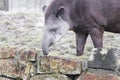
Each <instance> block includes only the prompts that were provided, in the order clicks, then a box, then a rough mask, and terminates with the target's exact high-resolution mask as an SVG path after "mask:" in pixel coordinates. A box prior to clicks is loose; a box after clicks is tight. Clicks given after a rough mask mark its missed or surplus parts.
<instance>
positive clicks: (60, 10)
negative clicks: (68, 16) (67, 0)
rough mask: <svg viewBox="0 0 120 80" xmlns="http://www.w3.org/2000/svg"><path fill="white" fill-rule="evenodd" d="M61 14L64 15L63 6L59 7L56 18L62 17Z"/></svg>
mask: <svg viewBox="0 0 120 80" xmlns="http://www.w3.org/2000/svg"><path fill="white" fill-rule="evenodd" d="M63 14H64V6H61V7H60V8H59V9H58V11H57V13H56V17H59V16H61V17H62V15H63Z"/></svg>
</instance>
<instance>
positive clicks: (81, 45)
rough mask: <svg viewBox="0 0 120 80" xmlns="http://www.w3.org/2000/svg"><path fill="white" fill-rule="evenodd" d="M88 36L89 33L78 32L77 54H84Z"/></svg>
mask: <svg viewBox="0 0 120 80" xmlns="http://www.w3.org/2000/svg"><path fill="white" fill-rule="evenodd" d="M87 37H88V34H87V33H82V32H81V33H76V46H77V56H81V55H83V51H84V47H85V43H86V39H87Z"/></svg>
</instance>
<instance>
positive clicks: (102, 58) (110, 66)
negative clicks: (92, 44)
mask: <svg viewBox="0 0 120 80" xmlns="http://www.w3.org/2000/svg"><path fill="white" fill-rule="evenodd" d="M116 51H117V50H116V49H108V50H104V49H96V50H94V51H93V53H92V56H93V60H91V61H88V67H89V68H95V69H106V70H115V69H116V68H117V67H118V64H117V58H116V56H115V53H116Z"/></svg>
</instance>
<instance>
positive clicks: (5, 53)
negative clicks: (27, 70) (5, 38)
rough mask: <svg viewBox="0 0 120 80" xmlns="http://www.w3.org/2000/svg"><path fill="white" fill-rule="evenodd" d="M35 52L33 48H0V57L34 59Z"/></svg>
mask: <svg viewBox="0 0 120 80" xmlns="http://www.w3.org/2000/svg"><path fill="white" fill-rule="evenodd" d="M36 56H37V52H36V50H35V49H27V48H22V49H18V48H17V47H11V48H10V47H7V48H0V59H10V58H15V59H19V60H23V61H36Z"/></svg>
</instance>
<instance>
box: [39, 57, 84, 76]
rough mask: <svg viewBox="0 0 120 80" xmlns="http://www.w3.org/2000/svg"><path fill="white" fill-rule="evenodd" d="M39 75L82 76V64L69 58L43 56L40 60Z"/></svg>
mask: <svg viewBox="0 0 120 80" xmlns="http://www.w3.org/2000/svg"><path fill="white" fill-rule="evenodd" d="M38 59H39V60H38V64H37V66H38V73H62V74H71V75H73V74H80V73H81V70H82V69H81V62H80V61H77V60H72V59H69V58H66V59H65V58H59V57H51V56H41V57H40V58H38Z"/></svg>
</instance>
